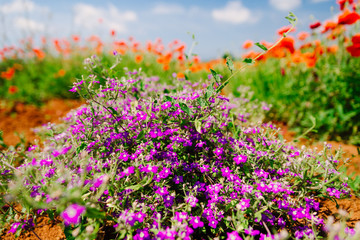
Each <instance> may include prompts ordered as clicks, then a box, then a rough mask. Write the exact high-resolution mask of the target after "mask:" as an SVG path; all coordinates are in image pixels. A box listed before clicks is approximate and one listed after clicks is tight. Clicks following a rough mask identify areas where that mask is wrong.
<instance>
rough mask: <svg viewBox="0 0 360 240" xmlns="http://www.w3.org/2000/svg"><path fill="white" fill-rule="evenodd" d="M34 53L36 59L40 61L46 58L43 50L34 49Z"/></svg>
mask: <svg viewBox="0 0 360 240" xmlns="http://www.w3.org/2000/svg"><path fill="white" fill-rule="evenodd" d="M33 52H34V53H35V55H36V57H37V58H38V59H39V60H42V59H44V58H45V53H44V52H43V51H42V50H41V49H38V48H34V49H33Z"/></svg>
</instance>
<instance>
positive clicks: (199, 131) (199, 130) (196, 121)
mask: <svg viewBox="0 0 360 240" xmlns="http://www.w3.org/2000/svg"><path fill="white" fill-rule="evenodd" d="M194 124H195V129H196V131H197V132H198V133H201V122H200V121H199V119H195V122H194Z"/></svg>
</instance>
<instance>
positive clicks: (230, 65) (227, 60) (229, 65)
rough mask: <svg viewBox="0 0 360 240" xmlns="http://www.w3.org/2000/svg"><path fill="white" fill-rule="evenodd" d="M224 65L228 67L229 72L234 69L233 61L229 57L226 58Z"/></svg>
mask: <svg viewBox="0 0 360 240" xmlns="http://www.w3.org/2000/svg"><path fill="white" fill-rule="evenodd" d="M226 66H227V67H228V69H229V70H230V72H231V73H232V72H233V71H235V67H234V63H233V61H232V60H231V58H230V57H227V58H226Z"/></svg>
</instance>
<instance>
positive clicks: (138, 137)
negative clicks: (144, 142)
mask: <svg viewBox="0 0 360 240" xmlns="http://www.w3.org/2000/svg"><path fill="white" fill-rule="evenodd" d="M144 136H145V131H144V130H141V132H140V133H139V135H138V136H137V137H136V140H138V141H139V140H141V139H143V138H144Z"/></svg>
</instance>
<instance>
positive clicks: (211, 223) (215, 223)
mask: <svg viewBox="0 0 360 240" xmlns="http://www.w3.org/2000/svg"><path fill="white" fill-rule="evenodd" d="M218 223H219V221H217V220H216V219H211V220H210V221H209V226H210V227H212V228H216V226H217V225H218Z"/></svg>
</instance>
